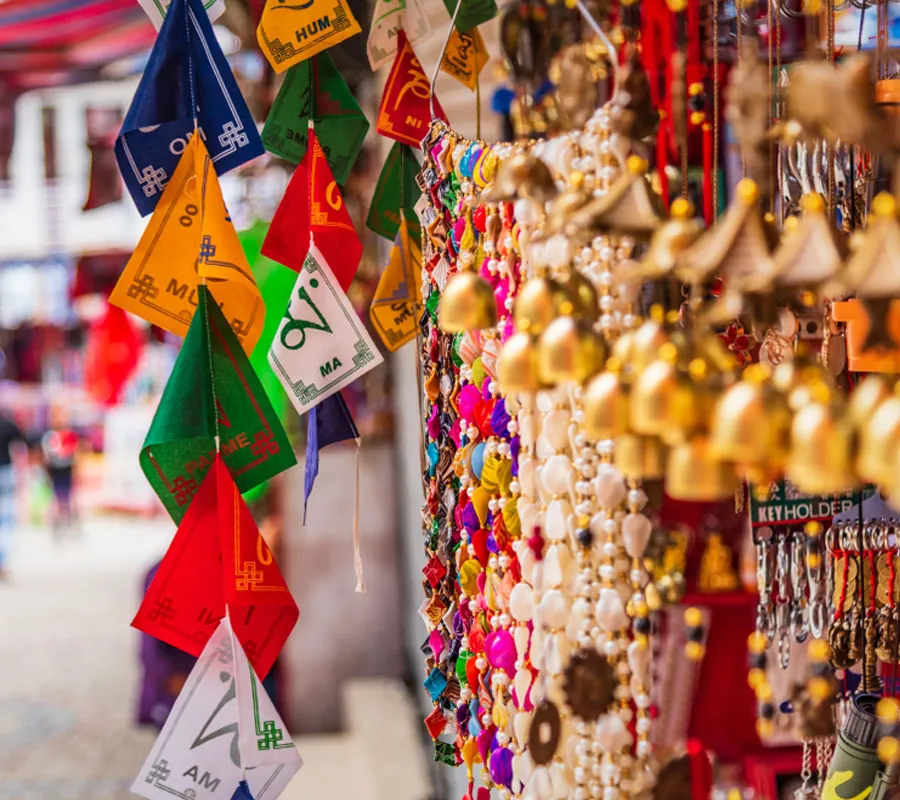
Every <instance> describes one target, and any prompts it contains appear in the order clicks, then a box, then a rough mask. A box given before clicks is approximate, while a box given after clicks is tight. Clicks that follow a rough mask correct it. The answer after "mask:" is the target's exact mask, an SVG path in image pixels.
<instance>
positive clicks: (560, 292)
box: [513, 276, 575, 336]
mask: <svg viewBox="0 0 900 800" xmlns="http://www.w3.org/2000/svg"><path fill="white" fill-rule="evenodd" d="M574 308H575V304H574V303H573V302H572V299H571V297H569V295H568V293H567V292H566V291H565V289H563V287H562V286H561V285H560V283H559V282H558V281H555V280H554V279H553V278H548V277H545V276H539V277H536V278H532V279H531V280H529V281H527V282H526V283H525V285H524V286H523V287H522V288H521V289H519V293H518V295H517V296H516V303H515V306H514V307H513V321H514V322H515V324H516V330H519V331H527V332H528V333H530V334H532V335H534V336H540V335H541V334H542V333H543V332H544V330H545V329H546V328H547V326H548V325H549V324H550V323H551V322H553V320H555V319H556V318H557V317H559V316H561V315H568V314H571V313H572V312H573V311H574Z"/></svg>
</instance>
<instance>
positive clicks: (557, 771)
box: [550, 761, 572, 800]
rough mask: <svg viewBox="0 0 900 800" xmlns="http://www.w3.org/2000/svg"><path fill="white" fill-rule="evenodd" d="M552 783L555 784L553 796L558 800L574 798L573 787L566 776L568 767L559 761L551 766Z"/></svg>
mask: <svg viewBox="0 0 900 800" xmlns="http://www.w3.org/2000/svg"><path fill="white" fill-rule="evenodd" d="M550 781H551V782H552V784H553V796H554V797H555V798H556V800H569V798H570V797H571V796H572V785H571V784H570V783H569V778H568V776H567V775H566V767H565V765H564V764H562V763H560V762H559V761H554V762H553V763H552V764H551V765H550Z"/></svg>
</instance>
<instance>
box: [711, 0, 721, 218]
mask: <svg viewBox="0 0 900 800" xmlns="http://www.w3.org/2000/svg"><path fill="white" fill-rule="evenodd" d="M712 23H713V141H712V205H713V216H712V218H713V225H718V224H719V88H720V86H719V84H720V81H719V0H713V19H712Z"/></svg>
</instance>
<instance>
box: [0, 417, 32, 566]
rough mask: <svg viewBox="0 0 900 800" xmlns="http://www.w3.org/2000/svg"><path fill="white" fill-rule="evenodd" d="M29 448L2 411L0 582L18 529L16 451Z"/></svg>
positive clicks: (0, 431) (15, 426) (0, 446)
mask: <svg viewBox="0 0 900 800" xmlns="http://www.w3.org/2000/svg"><path fill="white" fill-rule="evenodd" d="M25 447H27V444H26V441H25V436H24V435H23V434H22V431H21V430H20V429H19V426H18V425H16V423H15V422H14V421H13V420H12V418H11V417H9V416H7V415H6V414H5V413H4V412H3V411H0V580H2V579H4V578H5V577H6V574H7V573H6V561H7V558H8V556H9V546H10V544H11V542H12V536H13V532H14V531H15V529H16V516H17V515H16V464H15V458H14V451H15V450H16V449H17V448H22V449H24V448H25Z"/></svg>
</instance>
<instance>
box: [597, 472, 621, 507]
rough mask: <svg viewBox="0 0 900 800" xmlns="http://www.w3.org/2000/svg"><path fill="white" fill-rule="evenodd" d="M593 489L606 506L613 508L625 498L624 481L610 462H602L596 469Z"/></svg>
mask: <svg viewBox="0 0 900 800" xmlns="http://www.w3.org/2000/svg"><path fill="white" fill-rule="evenodd" d="M594 489H595V491H596V493H597V499H598V500H599V501H600V502H601V503H602V504H603V505H604V506H605V507H606V508H615V507H616V506H618V505H619V504H620V503H621V502H622V501H623V500H624V499H625V492H626V489H625V481H624V479H623V478H622V473H621V472H619V470H617V469H616V468H615V467H614V466H613V465H612V464H604V465H603V466H601V467H600V468H599V469H598V470H597V476H596V477H595V478H594Z"/></svg>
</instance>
